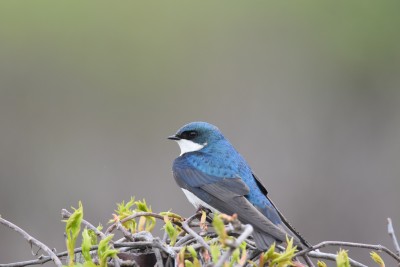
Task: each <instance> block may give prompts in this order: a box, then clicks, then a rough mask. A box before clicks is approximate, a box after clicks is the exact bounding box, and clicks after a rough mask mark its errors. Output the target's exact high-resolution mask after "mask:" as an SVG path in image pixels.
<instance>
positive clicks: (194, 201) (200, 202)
mask: <svg viewBox="0 0 400 267" xmlns="http://www.w3.org/2000/svg"><path fill="white" fill-rule="evenodd" d="M182 191H183V193H185V195H186V197H187V199H188V200H189V202H190V203H192V205H193V206H194V207H195V208H196V209H198V208H199V207H200V206H202V207H205V208H207V209H209V210H211V211H212V212H213V213H220V212H219V211H218V210H216V209H215V208H213V207H211V206H210V205H208V204H207V203H205V202H204V201H203V200H201V199H200V198H198V197H196V196H195V195H194V194H193V193H192V192H190V191H188V190H186V189H183V188H182Z"/></svg>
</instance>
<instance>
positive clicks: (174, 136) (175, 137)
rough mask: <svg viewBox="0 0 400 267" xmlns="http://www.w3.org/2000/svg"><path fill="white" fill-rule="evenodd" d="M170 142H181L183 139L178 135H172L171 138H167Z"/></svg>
mask: <svg viewBox="0 0 400 267" xmlns="http://www.w3.org/2000/svg"><path fill="white" fill-rule="evenodd" d="M167 138H168V139H169V140H175V141H176V140H181V138H180V137H179V136H178V135H176V134H174V135H171V136H168V137H167Z"/></svg>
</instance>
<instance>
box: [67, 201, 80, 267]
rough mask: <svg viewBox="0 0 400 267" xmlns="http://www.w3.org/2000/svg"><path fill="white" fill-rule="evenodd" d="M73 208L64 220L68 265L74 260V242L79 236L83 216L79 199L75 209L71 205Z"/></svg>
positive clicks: (72, 263)
mask: <svg viewBox="0 0 400 267" xmlns="http://www.w3.org/2000/svg"><path fill="white" fill-rule="evenodd" d="M72 209H73V210H74V213H72V215H71V216H70V217H69V218H68V220H66V221H65V222H66V225H65V233H66V235H67V241H66V243H67V250H68V256H69V264H68V265H69V266H73V265H74V261H75V253H74V249H75V243H76V239H77V238H78V236H79V232H80V231H81V223H82V218H83V207H82V202H81V201H79V208H77V209H75V208H73V207H72Z"/></svg>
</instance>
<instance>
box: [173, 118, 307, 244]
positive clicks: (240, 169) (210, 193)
mask: <svg viewBox="0 0 400 267" xmlns="http://www.w3.org/2000/svg"><path fill="white" fill-rule="evenodd" d="M170 139H173V140H176V141H177V142H178V144H179V145H180V147H181V151H182V154H181V156H179V157H178V158H177V159H175V161H174V163H173V173H174V178H175V180H176V182H177V183H178V185H179V186H180V187H181V188H182V189H184V192H185V194H186V195H187V197H188V198H189V200H190V201H191V202H192V204H194V205H195V206H199V205H200V204H199V203H200V202H199V201H201V202H202V203H205V205H207V206H210V207H212V208H214V209H215V210H217V211H220V212H223V213H227V214H233V213H236V214H237V215H238V217H239V220H241V221H242V222H244V223H250V224H252V225H253V227H254V229H255V232H254V239H255V241H256V244H257V246H258V247H259V248H260V249H262V250H265V249H267V248H268V246H269V245H270V244H271V243H272V242H273V241H285V238H286V235H289V236H293V237H294V238H295V243H297V245H299V246H302V245H306V246H307V244H306V242H305V241H304V240H303V239H302V238H301V236H299V235H298V234H297V232H295V231H294V230H293V229H292V228H291V227H290V225H286V221H285V220H284V221H282V219H283V218H282V216H281V214H280V213H279V211H278V210H277V209H276V208H275V206H274V205H273V203H272V202H271V201H270V200H269V198H268V197H267V195H266V193H267V191H266V189H265V188H264V187H263V186H262V184H261V183H260V182H259V180H257V178H256V177H255V176H254V174H253V172H252V170H251V169H250V167H249V165H248V164H247V162H246V161H245V160H244V158H243V157H242V156H241V155H240V154H239V153H238V152H237V151H236V149H235V148H234V147H233V146H232V144H231V143H230V142H229V141H228V140H227V139H226V138H225V137H224V136H223V135H222V133H221V132H220V131H219V130H218V128H217V127H215V126H213V125H211V124H209V123H206V122H192V123H189V124H187V125H185V126H183V127H182V128H181V129H179V130H178V132H177V133H176V134H175V135H174V136H171V137H170ZM188 192H190V193H188ZM193 198H196V199H197V198H198V199H199V200H193Z"/></svg>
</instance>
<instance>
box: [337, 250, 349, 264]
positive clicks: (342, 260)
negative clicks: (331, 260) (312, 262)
mask: <svg viewBox="0 0 400 267" xmlns="http://www.w3.org/2000/svg"><path fill="white" fill-rule="evenodd" d="M336 266H337V267H350V262H349V256H348V254H347V250H343V249H340V251H339V252H338V254H337V257H336Z"/></svg>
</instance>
